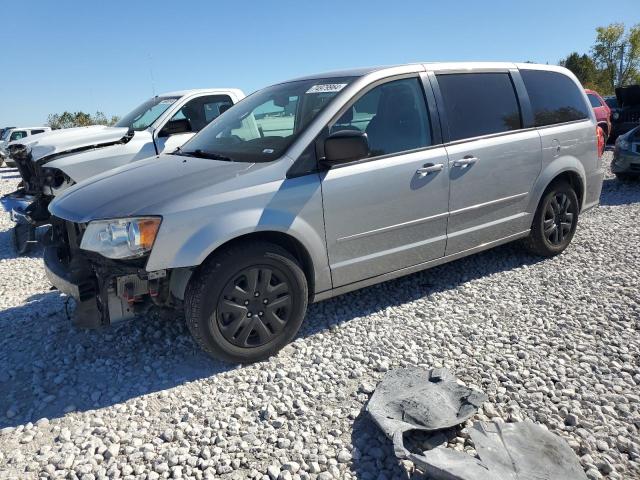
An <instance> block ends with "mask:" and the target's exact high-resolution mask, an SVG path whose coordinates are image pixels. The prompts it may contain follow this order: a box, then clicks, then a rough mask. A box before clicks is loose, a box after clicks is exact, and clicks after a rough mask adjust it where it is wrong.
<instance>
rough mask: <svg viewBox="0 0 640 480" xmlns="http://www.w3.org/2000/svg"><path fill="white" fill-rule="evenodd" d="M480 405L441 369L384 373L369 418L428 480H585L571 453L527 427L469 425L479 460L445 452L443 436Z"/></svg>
mask: <svg viewBox="0 0 640 480" xmlns="http://www.w3.org/2000/svg"><path fill="white" fill-rule="evenodd" d="M485 401H487V396H486V395H485V394H484V393H482V392H479V391H477V390H473V389H471V388H468V387H466V386H464V385H461V384H459V383H458V382H457V380H456V378H455V377H454V376H453V375H452V374H451V373H450V372H449V371H448V370H446V369H443V368H437V369H433V370H425V369H422V368H417V367H411V368H403V369H397V370H392V371H390V372H388V373H387V375H385V377H384V378H383V380H382V381H381V382H380V384H379V385H378V387H377V388H376V390H375V392H374V393H373V396H372V397H371V400H370V401H369V404H368V405H367V411H368V412H369V413H370V414H371V416H372V417H373V420H374V421H375V422H376V424H377V425H378V426H379V427H380V428H381V429H382V431H383V432H384V433H385V434H386V435H387V437H389V438H390V439H391V440H392V441H393V446H394V452H395V454H396V456H397V457H398V458H399V459H407V460H410V461H411V462H413V464H414V465H415V466H416V467H417V468H418V469H419V470H421V471H422V472H423V473H425V474H426V475H428V477H429V478H432V479H434V480H485V479H488V478H491V479H492V480H528V479H533V478H535V479H539V480H552V479H558V480H559V479H562V480H586V478H587V477H586V475H585V473H584V471H583V469H582V467H581V466H580V461H579V459H578V457H577V456H576V455H575V453H574V452H573V450H572V449H571V448H570V447H569V445H567V443H566V442H565V441H564V440H562V439H561V438H560V437H558V436H556V435H554V434H552V433H551V432H549V431H548V430H546V429H545V428H542V427H541V426H539V425H536V424H534V423H532V422H530V421H526V422H518V423H499V422H476V423H474V425H473V427H472V428H471V432H470V437H471V441H472V442H473V444H474V447H475V450H476V452H477V456H471V455H469V454H467V453H464V452H460V451H456V450H453V449H450V448H447V447H446V443H447V440H448V439H449V438H450V437H451V434H450V433H451V432H447V430H451V428H452V427H455V426H457V425H460V424H461V423H463V422H465V421H466V420H468V419H470V418H471V417H472V416H473V415H474V414H475V413H476V411H477V409H478V408H479V407H480V406H481V405H482V403H484V402H485ZM448 434H449V435H448ZM407 445H411V446H410V447H408V446H407ZM416 445H418V446H420V447H421V448H417V450H418V451H421V453H416V451H415V450H416V447H415V446H416Z"/></svg>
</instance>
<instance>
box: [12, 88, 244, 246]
mask: <svg viewBox="0 0 640 480" xmlns="http://www.w3.org/2000/svg"><path fill="white" fill-rule="evenodd" d="M244 96H245V95H244V93H243V92H242V91H241V90H238V89H235V88H214V89H199V90H183V91H177V92H170V93H165V94H162V95H158V96H155V97H153V98H151V99H149V100H147V101H146V102H144V103H143V104H142V105H140V106H139V107H137V108H136V109H135V110H133V111H132V112H130V113H129V114H127V115H125V116H124V117H122V119H121V120H120V121H119V122H118V123H117V124H116V125H114V126H113V127H107V126H101V125H95V126H91V127H78V128H68V129H62V130H54V131H52V132H49V133H42V134H40V135H36V136H33V137H26V138H24V139H22V140H19V141H16V142H11V143H9V145H8V147H7V149H8V152H9V155H10V156H11V160H12V161H13V162H14V163H15V165H16V167H17V168H18V170H19V172H20V175H21V177H22V182H21V184H20V188H19V189H18V190H17V191H15V192H13V193H10V194H8V195H5V196H4V197H2V198H0V202H1V203H2V206H3V207H4V209H5V210H7V211H8V212H10V213H11V216H12V218H13V220H14V221H15V222H16V228H14V243H15V245H16V249H17V251H18V252H19V253H25V252H26V251H27V250H28V249H29V246H30V245H31V244H33V243H35V242H36V238H35V229H36V227H38V226H41V225H46V224H48V223H49V212H48V210H47V206H48V204H49V202H50V201H51V200H52V199H53V197H55V196H56V195H57V194H58V193H60V192H62V191H64V190H65V189H66V188H68V187H70V186H71V185H74V184H76V183H79V182H81V181H83V180H86V179H87V178H90V177H93V176H95V175H98V174H100V173H103V172H105V171H107V170H111V169H113V168H116V167H120V166H122V165H126V164H128V163H131V162H135V161H137V160H141V159H143V158H147V157H151V156H154V155H158V154H160V153H162V152H172V151H174V150H175V149H176V148H178V147H180V146H181V145H183V144H184V143H185V142H186V141H187V140H189V139H190V138H191V137H192V136H193V135H195V134H196V133H197V132H199V131H200V130H201V129H203V128H204V127H205V126H206V125H208V124H209V122H211V121H212V120H213V119H215V118H216V117H218V116H219V115H220V114H221V113H223V112H224V111H225V110H227V109H229V108H230V107H231V106H233V105H234V104H235V103H237V102H238V101H240V100H241V99H242V98H244Z"/></svg>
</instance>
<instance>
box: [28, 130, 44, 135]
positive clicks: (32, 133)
mask: <svg viewBox="0 0 640 480" xmlns="http://www.w3.org/2000/svg"><path fill="white" fill-rule="evenodd" d="M43 132H44V130H31V135H37V134H39V133H43Z"/></svg>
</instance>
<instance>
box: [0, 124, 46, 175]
mask: <svg viewBox="0 0 640 480" xmlns="http://www.w3.org/2000/svg"><path fill="white" fill-rule="evenodd" d="M50 131H51V127H11V128H5V129H3V130H2V135H0V167H1V166H2V165H3V163H4V161H5V160H7V157H8V153H7V150H6V147H7V145H8V144H9V143H10V142H14V141H18V140H22V139H23V138H25V137H30V136H31V135H38V134H40V133H46V132H50ZM7 165H9V166H15V165H14V164H13V162H11V161H8V162H7Z"/></svg>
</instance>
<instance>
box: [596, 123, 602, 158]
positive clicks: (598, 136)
mask: <svg viewBox="0 0 640 480" xmlns="http://www.w3.org/2000/svg"><path fill="white" fill-rule="evenodd" d="M596 137H597V138H598V157H602V155H603V154H604V130H602V127H600V125H598V126H597V127H596Z"/></svg>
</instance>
